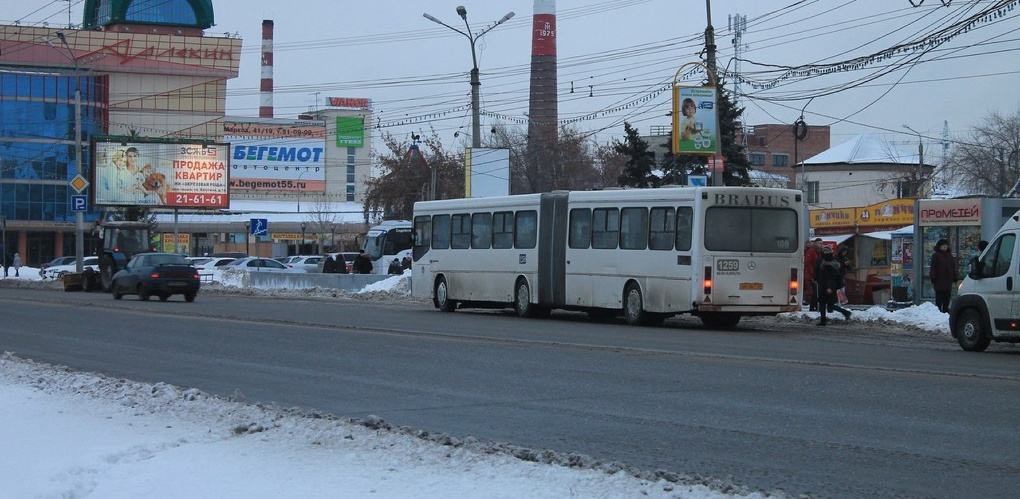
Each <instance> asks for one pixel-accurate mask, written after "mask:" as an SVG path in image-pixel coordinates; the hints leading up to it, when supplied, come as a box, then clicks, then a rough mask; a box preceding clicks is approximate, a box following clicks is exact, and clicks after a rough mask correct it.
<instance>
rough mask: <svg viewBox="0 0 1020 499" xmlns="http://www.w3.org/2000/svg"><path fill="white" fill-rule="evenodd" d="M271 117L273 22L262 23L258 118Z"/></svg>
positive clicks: (267, 20) (265, 21)
mask: <svg viewBox="0 0 1020 499" xmlns="http://www.w3.org/2000/svg"><path fill="white" fill-rule="evenodd" d="M272 117H273V21H271V20H269V19H266V20H264V21H262V83H261V84H260V85H259V118H272Z"/></svg>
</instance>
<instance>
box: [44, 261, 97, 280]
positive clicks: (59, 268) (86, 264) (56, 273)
mask: <svg viewBox="0 0 1020 499" xmlns="http://www.w3.org/2000/svg"><path fill="white" fill-rule="evenodd" d="M81 263H82V270H83V271H84V270H85V269H86V268H89V269H92V270H93V271H95V272H99V257H98V256H87V257H85V258H83V259H82V261H81ZM77 271H78V262H77V261H75V259H74V257H71V263H69V264H65V265H53V266H51V267H46V268H45V269H42V270H40V271H39V277H42V278H43V279H60V278H62V277H63V276H64V274H73V273H75V272H77Z"/></svg>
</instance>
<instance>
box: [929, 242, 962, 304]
mask: <svg viewBox="0 0 1020 499" xmlns="http://www.w3.org/2000/svg"><path fill="white" fill-rule="evenodd" d="M928 277H929V278H931V287H932V288H934V289H935V306H936V307H938V308H939V312H943V313H948V312H949V300H950V298H951V297H952V296H953V286H955V285H956V283H957V281H959V280H960V276H959V275H958V274H957V272H956V257H955V256H953V253H952V252H950V251H949V241H948V240H946V239H939V242H937V243H935V252H934V253H932V255H931V267H929V269H928Z"/></svg>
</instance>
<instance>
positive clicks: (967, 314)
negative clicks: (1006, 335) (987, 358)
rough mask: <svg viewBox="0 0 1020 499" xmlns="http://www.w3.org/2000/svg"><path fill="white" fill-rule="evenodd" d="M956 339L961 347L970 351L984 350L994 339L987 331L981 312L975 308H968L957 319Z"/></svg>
mask: <svg viewBox="0 0 1020 499" xmlns="http://www.w3.org/2000/svg"><path fill="white" fill-rule="evenodd" d="M956 330H957V331H958V333H956V339H957V341H959V342H960V347H961V348H963V349H964V350H966V351H968V352H984V351H985V349H986V348H988V344H989V343H991V342H992V339H991V338H989V337H988V333H987V332H986V331H985V323H984V321H982V320H981V313H980V312H978V311H977V310H974V309H973V308H968V309H967V310H965V311H964V312H963V314H961V315H960V318H959V319H957V327H956Z"/></svg>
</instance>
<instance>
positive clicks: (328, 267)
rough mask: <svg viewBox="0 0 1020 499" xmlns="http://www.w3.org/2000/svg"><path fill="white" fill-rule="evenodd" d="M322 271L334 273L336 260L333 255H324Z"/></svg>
mask: <svg viewBox="0 0 1020 499" xmlns="http://www.w3.org/2000/svg"><path fill="white" fill-rule="evenodd" d="M322 273H323V274H335V273H336V260H334V259H333V255H326V259H325V260H323V262H322Z"/></svg>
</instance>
